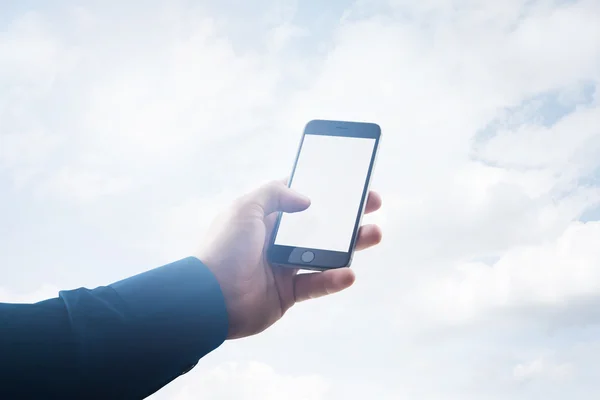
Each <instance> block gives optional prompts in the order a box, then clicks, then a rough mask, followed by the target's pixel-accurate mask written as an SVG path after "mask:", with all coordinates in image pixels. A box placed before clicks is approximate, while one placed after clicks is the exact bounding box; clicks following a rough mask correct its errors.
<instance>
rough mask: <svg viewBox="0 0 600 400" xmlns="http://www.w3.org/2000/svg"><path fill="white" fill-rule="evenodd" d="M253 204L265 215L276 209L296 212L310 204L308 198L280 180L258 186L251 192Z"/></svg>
mask: <svg viewBox="0 0 600 400" xmlns="http://www.w3.org/2000/svg"><path fill="white" fill-rule="evenodd" d="M250 198H251V199H252V201H253V202H254V204H256V205H258V206H259V207H261V208H262V210H263V212H264V214H265V215H269V214H271V213H274V212H276V211H283V212H289V213H292V212H298V211H303V210H305V209H307V208H308V207H309V206H310V199H309V198H308V197H306V196H304V195H302V194H300V193H298V192H296V191H294V190H292V189H290V188H288V187H287V185H285V184H284V183H282V182H281V181H273V182H271V183H268V184H266V185H263V186H261V187H260V188H258V189H257V190H256V191H255V192H254V193H252V194H251V196H250Z"/></svg>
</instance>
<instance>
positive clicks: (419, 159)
mask: <svg viewBox="0 0 600 400" xmlns="http://www.w3.org/2000/svg"><path fill="white" fill-rule="evenodd" d="M599 18H600V5H599V4H598V2H597V1H595V0H580V1H572V2H556V1H551V0H537V1H533V2H531V1H525V0H510V1H505V2H483V1H482V2H476V1H467V0H426V1H421V2H413V1H408V0H390V1H383V0H382V1H357V2H349V1H348V2H347V1H335V2H328V3H327V4H326V5H325V4H322V2H321V3H320V2H316V1H312V2H294V1H287V0H282V1H276V2H271V1H260V2H241V1H232V0H230V1H224V2H216V1H215V2H213V1H201V2H191V1H178V2H168V1H159V0H154V1H149V2H143V3H142V2H128V3H127V4H125V5H124V4H120V3H118V2H101V1H87V2H77V3H76V2H68V1H60V2H52V3H51V4H50V3H48V2H41V1H22V2H8V3H7V2H5V3H3V4H2V5H0V88H2V90H1V93H0V206H1V210H2V217H1V220H2V223H1V224H0V276H1V277H2V278H1V280H0V299H1V300H3V301H34V300H39V299H43V298H46V297H49V296H54V295H56V293H57V290H59V289H69V288H75V287H80V286H88V287H94V286H97V285H103V284H107V283H110V282H113V281H115V280H118V279H121V278H123V277H125V276H128V275H131V274H134V273H137V272H141V271H143V270H146V269H149V268H152V267H154V266H158V265H162V264H163V263H167V262H169V261H172V260H174V259H177V258H181V257H185V256H187V255H189V254H191V253H192V252H193V251H194V250H195V249H196V247H197V246H198V243H200V241H201V240H202V237H203V236H204V232H205V230H206V228H207V226H208V224H209V223H210V221H211V219H212V217H213V216H214V215H215V214H216V213H217V211H219V210H220V209H221V208H222V207H223V206H224V205H225V204H227V202H228V201H230V200H232V199H233V198H235V197H236V196H238V195H239V194H241V193H243V192H244V191H246V190H248V189H250V188H253V187H254V186H256V185H258V184H260V183H263V182H264V181H266V180H270V179H278V178H280V177H284V176H285V175H286V174H288V173H289V168H290V167H291V164H292V161H293V156H294V152H295V150H296V145H297V143H298V137H299V135H300V133H301V129H302V127H303V126H304V124H305V123H306V121H308V120H310V119H314V118H327V119H342V120H362V121H373V122H377V123H379V124H380V125H381V126H382V128H383V131H384V135H385V139H384V141H383V143H382V148H381V154H380V157H379V160H378V164H377V170H376V173H375V178H374V182H373V186H374V188H375V189H377V190H379V191H380V192H381V193H382V194H383V196H384V207H383V208H382V210H381V211H380V212H378V213H377V215H374V216H370V217H369V218H367V221H370V222H378V223H380V224H381V225H382V227H383V230H384V236H385V238H384V241H383V242H382V243H381V245H380V246H379V247H378V248H377V249H373V250H370V251H368V252H365V253H364V254H359V255H357V256H356V259H355V262H354V264H353V268H355V271H356V274H357V276H358V280H357V284H356V286H355V287H353V288H352V289H351V290H349V291H348V292H347V293H342V294H339V295H335V296H332V297H331V298H329V299H327V300H320V301H315V302H312V303H310V304H309V303H306V304H302V305H300V306H298V307H296V308H295V309H293V310H292V311H291V312H290V313H289V316H287V317H286V318H285V319H284V320H283V321H282V322H281V323H280V324H278V325H277V326H275V327H273V328H272V329H270V330H268V331H267V332H265V333H264V334H262V335H259V336H257V337H254V338H250V339H248V340H243V341H236V342H234V343H227V344H226V345H225V346H223V347H222V348H220V349H219V350H218V351H216V352H214V353H212V354H210V355H209V356H208V357H206V358H205V359H203V360H202V361H201V362H200V363H199V365H198V366H197V367H196V368H195V369H194V370H193V371H192V372H191V373H189V374H187V375H186V376H184V377H182V378H180V379H178V380H177V381H176V382H174V383H173V384H172V385H170V386H169V387H167V388H165V389H164V390H163V391H161V392H159V393H158V394H156V396H155V398H157V399H163V398H164V399H166V398H169V399H179V400H180V399H195V398H218V399H242V400H245V399H279V398H287V399H291V400H296V399H303V400H304V399H308V400H320V399H354V398H356V399H359V398H361V399H362V398H367V397H370V398H378V399H403V398H420V399H432V400H436V399H453V398H460V399H481V398H486V399H506V398H510V399H530V398H541V397H543V398H546V399H550V400H552V399H563V398H567V396H568V397H569V398H595V395H596V394H597V393H598V391H600V388H599V387H598V383H597V380H596V379H595V377H594V376H593V374H592V373H591V372H590V371H593V370H594V368H595V367H596V364H597V361H596V360H597V359H598V356H599V355H600V342H599V340H598V338H599V336H598V334H599V333H600V332H599V328H598V324H599V321H600V319H599V318H598V317H599V316H598V313H597V312H595V311H594V310H595V309H597V308H598V306H599V305H600V301H599V299H598V293H600V251H599V250H598V249H599V248H600V246H598V242H599V241H600V223H599V222H598V221H599V220H600V214H599V213H598V210H599V209H600V208H599V207H600V185H599V183H600V180H599V176H600V175H599V173H598V171H600V157H598V154H600V108H599V100H598V98H599V92H600V91H599V88H600V26H599V25H598V24H597V21H598V19H599ZM290 360H293V362H290Z"/></svg>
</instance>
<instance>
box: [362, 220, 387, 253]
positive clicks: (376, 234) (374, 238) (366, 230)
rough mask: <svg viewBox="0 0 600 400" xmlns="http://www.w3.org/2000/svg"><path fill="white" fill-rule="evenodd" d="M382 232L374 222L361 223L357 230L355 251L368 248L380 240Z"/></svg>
mask: <svg viewBox="0 0 600 400" xmlns="http://www.w3.org/2000/svg"><path fill="white" fill-rule="evenodd" d="M382 238H383V233H382V232H381V228H380V227H379V226H377V225H375V224H369V225H363V226H361V227H360V229H359V231H358V239H356V247H355V249H356V250H357V251H360V250H364V249H368V248H369V247H373V246H375V245H376V244H379V242H381V239H382Z"/></svg>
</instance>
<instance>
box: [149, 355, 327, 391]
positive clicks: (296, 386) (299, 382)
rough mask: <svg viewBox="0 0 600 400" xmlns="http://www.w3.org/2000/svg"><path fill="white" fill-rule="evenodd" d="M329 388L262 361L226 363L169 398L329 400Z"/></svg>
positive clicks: (323, 383)
mask: <svg viewBox="0 0 600 400" xmlns="http://www.w3.org/2000/svg"><path fill="white" fill-rule="evenodd" d="M328 389H329V388H328V385H327V383H326V382H325V381H324V380H323V379H322V378H321V377H319V376H311V375H307V376H289V375H283V374H279V373H277V372H276V371H275V370H274V369H273V368H272V367H270V366H269V365H266V364H264V363H261V362H248V363H242V364H240V363H226V364H223V365H219V366H217V367H215V368H213V369H211V370H209V371H206V372H204V373H203V374H202V376H201V378H200V379H199V380H197V381H195V382H190V383H187V384H186V385H183V386H182V387H181V388H180V389H179V390H177V391H174V392H173V393H172V394H170V395H169V399H173V400H187V399H202V398H207V397H209V398H211V399H222V400H226V399H236V400H237V399H239V400H246V399H248V400H250V399H265V400H276V399H290V400H323V399H327V398H329V397H328ZM152 397H153V398H156V399H158V398H160V397H161V396H160V395H156V396H152Z"/></svg>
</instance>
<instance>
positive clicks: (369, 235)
mask: <svg viewBox="0 0 600 400" xmlns="http://www.w3.org/2000/svg"><path fill="white" fill-rule="evenodd" d="M309 205H310V200H309V199H308V198H306V197H304V196H302V195H301V194H299V193H297V192H295V191H293V190H292V189H290V188H288V187H287V185H286V184H285V183H284V182H283V181H275V182H271V183H269V184H267V185H264V186H262V187H260V188H258V189H256V190H254V191H252V192H251V193H248V194H246V195H244V196H242V197H240V198H239V199H237V200H236V201H235V202H234V203H233V204H232V205H231V207H230V208H229V209H227V210H226V211H225V212H224V213H223V214H221V215H220V216H219V217H217V218H216V219H215V220H214V222H213V223H212V225H211V227H210V229H209V231H208V236H207V242H206V243H204V244H203V247H202V248H201V249H200V250H199V252H198V254H197V257H198V259H200V260H201V261H202V262H203V263H204V264H205V265H206V266H207V267H208V268H209V269H210V270H211V272H212V273H213V274H214V275H215V277H216V279H217V281H218V282H219V284H220V285H221V290H222V292H223V296H224V298H225V304H226V307H227V313H228V316H229V332H228V337H227V338H228V339H237V338H241V337H245V336H250V335H254V334H256V333H259V332H262V331H263V330H265V329H266V328H268V327H269V326H271V325H272V324H273V323H274V322H276V321H277V320H278V319H280V318H281V317H282V316H283V314H284V313H285V312H286V311H287V310H288V309H289V308H290V307H291V306H293V305H294V304H295V303H296V302H299V301H303V300H307V299H313V298H317V297H321V296H324V295H328V294H332V293H336V292H339V291H341V290H343V289H346V288H348V287H350V286H351V285H352V284H353V283H354V279H355V277H354V273H353V272H352V270H351V269H350V268H340V269H334V270H327V271H324V272H319V273H312V274H298V270H297V269H294V268H284V267H277V266H274V267H272V266H271V265H269V263H268V262H267V256H266V250H267V247H268V245H269V242H270V238H271V233H272V231H273V228H274V225H275V222H276V220H277V213H278V212H279V211H283V212H288V213H292V212H298V211H302V210H305V209H306V208H308V207H309ZM380 207H381V197H380V196H379V195H378V194H377V193H376V192H373V191H371V192H370V193H369V196H368V200H367V204H366V207H365V213H371V212H373V211H376V210H378V209H379V208H380ZM381 236H382V234H381V230H380V229H379V227H378V226H377V225H365V226H362V227H361V228H360V231H359V234H358V239H357V242H356V250H364V249H366V248H369V247H372V246H374V245H376V244H378V243H379V242H380V241H381Z"/></svg>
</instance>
